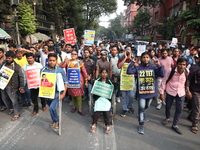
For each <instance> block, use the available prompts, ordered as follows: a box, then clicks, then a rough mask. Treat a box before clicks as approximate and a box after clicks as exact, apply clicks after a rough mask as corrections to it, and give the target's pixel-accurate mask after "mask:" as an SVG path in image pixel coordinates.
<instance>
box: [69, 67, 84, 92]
mask: <svg viewBox="0 0 200 150" xmlns="http://www.w3.org/2000/svg"><path fill="white" fill-rule="evenodd" d="M67 78H68V88H80V84H81V81H80V69H79V68H78V69H75V68H68V69H67Z"/></svg>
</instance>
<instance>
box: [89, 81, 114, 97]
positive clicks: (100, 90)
mask: <svg viewBox="0 0 200 150" xmlns="http://www.w3.org/2000/svg"><path fill="white" fill-rule="evenodd" d="M113 89H114V86H113V85H110V84H107V83H104V82H100V81H97V80H96V81H95V82H94V85H93V87H92V91H91V93H92V94H95V95H98V96H101V97H104V98H108V99H111V97H112V93H113Z"/></svg>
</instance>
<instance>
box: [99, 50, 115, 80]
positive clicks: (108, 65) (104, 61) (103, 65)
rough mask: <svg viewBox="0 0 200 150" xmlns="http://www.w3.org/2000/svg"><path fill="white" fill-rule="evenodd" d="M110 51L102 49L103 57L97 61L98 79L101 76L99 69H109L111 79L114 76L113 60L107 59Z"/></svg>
mask: <svg viewBox="0 0 200 150" xmlns="http://www.w3.org/2000/svg"><path fill="white" fill-rule="evenodd" d="M107 56H108V52H107V50H102V51H101V59H99V60H97V63H96V79H97V78H98V77H99V70H101V69H102V68H105V69H107V70H108V77H109V79H111V78H112V62H108V61H107Z"/></svg>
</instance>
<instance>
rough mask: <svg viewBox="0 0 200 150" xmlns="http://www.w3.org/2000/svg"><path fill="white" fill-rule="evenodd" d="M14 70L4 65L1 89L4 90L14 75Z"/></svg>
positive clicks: (0, 79) (0, 73) (0, 77)
mask: <svg viewBox="0 0 200 150" xmlns="http://www.w3.org/2000/svg"><path fill="white" fill-rule="evenodd" d="M13 73H14V70H12V69H10V68H8V67H6V66H3V67H2V68H1V70H0V89H2V90H4V89H5V87H6V86H7V84H8V82H9V81H10V79H11V77H12V76H13Z"/></svg>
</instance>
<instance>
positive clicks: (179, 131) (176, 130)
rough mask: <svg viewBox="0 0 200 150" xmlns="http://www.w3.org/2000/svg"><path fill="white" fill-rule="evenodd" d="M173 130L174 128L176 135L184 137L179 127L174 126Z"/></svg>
mask: <svg viewBox="0 0 200 150" xmlns="http://www.w3.org/2000/svg"><path fill="white" fill-rule="evenodd" d="M171 128H172V129H173V130H174V131H175V132H176V133H178V134H180V135H182V132H181V130H180V129H179V128H178V126H173V125H172V127H171Z"/></svg>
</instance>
